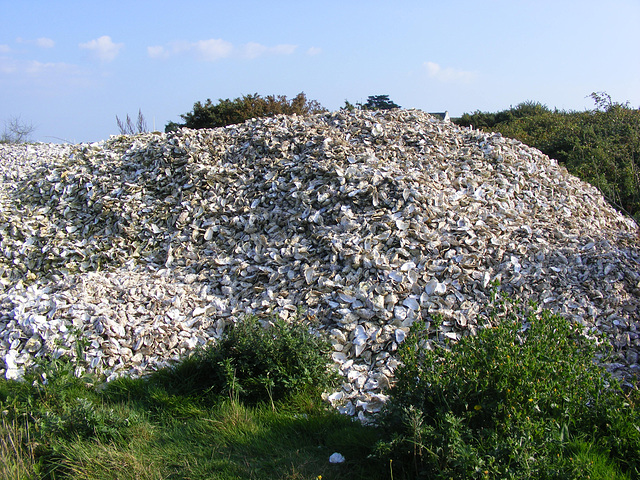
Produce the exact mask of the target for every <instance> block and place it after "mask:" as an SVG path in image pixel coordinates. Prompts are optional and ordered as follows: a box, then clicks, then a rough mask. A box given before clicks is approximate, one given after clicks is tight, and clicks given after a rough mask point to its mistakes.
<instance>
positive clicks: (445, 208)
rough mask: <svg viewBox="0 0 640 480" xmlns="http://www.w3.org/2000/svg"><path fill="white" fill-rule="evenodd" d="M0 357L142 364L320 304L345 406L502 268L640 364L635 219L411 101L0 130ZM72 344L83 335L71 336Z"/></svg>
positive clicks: (525, 289)
mask: <svg viewBox="0 0 640 480" xmlns="http://www.w3.org/2000/svg"><path fill="white" fill-rule="evenodd" d="M0 158H1V160H0V168H1V169H2V176H3V181H2V186H1V187H0V241H1V251H2V254H1V255H0V315H1V317H0V358H2V359H3V360H4V365H3V364H2V363H0V373H1V374H3V375H5V376H6V377H7V378H16V377H20V376H21V375H22V373H23V372H24V369H25V368H27V367H28V366H29V365H30V364H31V363H32V362H33V361H34V359H35V358H37V357H41V356H46V355H49V356H58V355H63V354H69V355H72V356H78V355H79V358H78V361H79V364H80V365H82V366H83V368H85V369H88V370H94V371H99V372H102V373H104V374H105V375H107V376H108V377H109V378H113V377H115V376H118V375H121V374H136V375H139V374H143V373H145V372H148V371H150V370H153V369H155V368H157V367H158V366H162V365H165V364H167V363H168V362H172V361H175V360H177V359H179V358H180V357H182V356H184V355H185V354H187V353H189V352H190V351H192V350H193V349H194V348H196V347H197V346H199V345H204V344H207V343H208V342H211V341H215V339H216V338H218V337H219V336H220V335H221V334H222V332H223V331H224V329H225V328H226V327H227V326H228V325H230V324H231V323H233V322H237V321H242V319H243V318H244V317H245V316H246V315H250V314H251V315H257V316H258V317H259V318H261V319H264V320H265V322H266V321H269V319H273V318H274V317H273V316H274V315H276V314H277V315H278V316H279V317H280V318H283V319H285V320H288V321H300V319H302V318H312V319H315V321H316V327H315V328H317V329H318V330H322V331H324V332H326V333H327V334H328V335H329V336H330V338H331V341H332V343H333V349H334V352H333V360H334V361H335V363H336V365H337V367H338V368H339V369H340V372H341V373H342V374H343V375H344V377H345V382H344V385H343V387H342V388H341V389H340V390H339V391H337V392H333V393H331V394H330V395H329V400H330V401H331V402H332V403H334V404H335V405H337V406H339V408H340V409H341V410H342V411H344V412H345V413H350V414H357V413H360V414H362V412H372V411H376V410H377V409H379V408H380V405H381V404H382V403H383V402H384V400H385V398H386V397H385V393H384V392H385V390H386V388H387V387H388V386H389V384H390V383H392V382H393V371H394V369H395V367H396V366H397V364H398V361H397V359H396V357H395V352H396V350H397V347H398V344H399V343H401V342H402V341H403V340H404V338H405V336H406V334H407V332H408V331H409V328H410V326H411V325H412V324H413V323H414V322H415V321H416V320H418V319H423V320H425V321H427V322H429V321H431V320H432V319H433V318H435V316H436V315H441V316H442V320H443V321H442V322H441V323H440V325H439V326H438V327H437V328H438V330H437V332H435V338H436V340H438V341H442V342H445V341H447V340H450V341H455V340H457V339H459V338H460V337H461V336H462V335H465V334H470V333H474V332H475V331H476V330H477V329H478V328H480V327H482V326H483V324H485V323H486V322H488V321H489V319H488V317H487V308H488V306H489V303H490V301H489V298H490V295H491V290H492V288H493V287H492V284H493V283H494V282H499V284H500V288H501V289H502V290H505V291H506V292H508V293H509V294H511V295H512V296H515V297H521V298H523V299H526V300H529V299H530V300H534V301H536V302H538V303H539V304H540V305H541V306H542V307H544V308H546V309H550V310H552V311H554V312H559V313H562V314H563V315H565V316H566V317H568V318H569V319H571V320H572V321H574V322H578V323H579V324H581V325H583V326H584V329H585V331H586V332H588V333H589V334H590V335H592V336H594V337H595V338H598V339H599V340H600V341H602V342H609V343H610V345H611V350H612V351H613V353H614V358H613V360H609V362H610V365H609V367H610V369H611V370H613V371H616V372H618V373H619V374H620V375H624V376H625V377H628V376H629V375H632V374H633V373H634V372H638V352H639V351H640V338H639V337H638V335H639V333H640V332H639V330H640V318H639V315H638V303H639V301H640V269H639V266H640V252H639V249H638V243H637V238H638V226H637V225H636V224H635V223H634V222H633V221H632V220H630V219H629V218H627V217H625V216H623V215H621V214H620V213H618V212H616V211H615V210H614V209H612V208H611V207H610V206H609V205H608V204H607V203H606V202H605V200H604V199H603V197H602V195H601V194H600V193H599V192H598V191H597V190H596V189H595V188H594V187H592V186H590V185H588V184H586V183H583V182H581V181H580V180H578V179H577V178H575V177H573V176H571V175H569V174H568V173H567V172H566V170H565V169H564V168H563V167H560V166H558V164H557V162H556V161H554V160H552V159H549V158H548V157H547V156H545V155H543V154H542V153H541V152H539V151H538V150H536V149H533V148H530V147H528V146H526V145H524V144H522V143H520V142H518V141H515V140H511V139H507V138H504V137H502V136H501V135H499V134H494V133H484V132H482V131H477V130H470V129H466V128H461V127H458V126H456V125H454V124H451V123H444V122H442V121H439V120H436V119H435V118H434V117H432V116H430V115H428V114H426V113H423V112H421V111H416V110H392V111H379V112H375V111H374V112H369V111H354V112H347V111H338V112H333V113H323V114H317V115H313V116H304V117H303V116H295V115H294V116H277V117H272V118H263V119H254V120H250V121H248V122H246V123H244V124H242V125H233V126H229V127H225V128H218V129H212V130H188V129H182V130H180V131H179V132H176V133H171V134H160V133H157V132H155V133H146V134H140V135H135V136H122V135H121V136H114V137H111V139H109V140H107V141H103V142H98V143H93V144H81V145H66V146H60V145H47V144H36V145H28V146H27V145H18V146H7V145H4V146H3V145H0ZM76 347H81V348H76Z"/></svg>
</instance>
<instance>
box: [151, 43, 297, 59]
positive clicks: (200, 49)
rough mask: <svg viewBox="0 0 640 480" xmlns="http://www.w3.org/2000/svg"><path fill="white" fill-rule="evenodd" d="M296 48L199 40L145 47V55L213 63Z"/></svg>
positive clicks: (290, 51) (281, 53) (287, 52)
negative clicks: (183, 56)
mask: <svg viewBox="0 0 640 480" xmlns="http://www.w3.org/2000/svg"><path fill="white" fill-rule="evenodd" d="M296 48H297V46H296V45H289V44H281V45H276V46H274V47H268V46H266V45H262V44H260V43H256V42H249V43H245V44H244V45H241V46H240V47H235V46H234V45H233V44H232V43H230V42H227V41H226V40H222V39H220V38H211V39H208V40H199V41H197V42H186V41H179V42H173V43H170V44H168V45H167V46H165V47H163V46H160V45H154V46H151V47H147V54H148V55H149V57H151V58H168V57H171V56H174V55H180V54H185V53H188V54H192V55H195V57H196V58H197V59H199V60H201V61H205V62H215V61H217V60H221V59H223V58H229V57H243V58H249V59H254V58H258V57H261V56H264V55H291V54H292V53H294V52H295V50H296Z"/></svg>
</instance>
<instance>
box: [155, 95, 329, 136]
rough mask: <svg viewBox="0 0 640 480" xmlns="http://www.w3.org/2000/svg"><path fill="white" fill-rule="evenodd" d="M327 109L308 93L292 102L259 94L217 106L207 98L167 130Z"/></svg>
mask: <svg viewBox="0 0 640 480" xmlns="http://www.w3.org/2000/svg"><path fill="white" fill-rule="evenodd" d="M324 110H325V109H324V108H323V107H322V106H321V105H320V104H319V103H318V102H317V101H315V100H307V97H306V95H305V94H304V92H301V93H299V94H298V95H296V96H295V97H294V98H293V99H292V100H290V101H289V100H287V97H286V96H284V95H278V96H275V95H268V96H267V97H265V98H263V97H261V96H260V95H258V94H257V93H254V94H253V95H245V96H243V97H239V98H236V99H234V100H229V99H228V98H227V99H226V100H222V99H219V100H218V103H217V104H214V103H213V102H212V101H211V99H207V101H206V103H204V104H202V103H201V102H196V103H195V104H194V105H193V110H192V111H191V112H187V113H185V114H183V115H180V117H182V119H183V120H184V121H185V123H184V124H178V123H175V122H169V123H168V124H167V125H166V127H165V131H166V132H170V131H173V130H177V129H178V128H180V127H187V128H196V129H197V128H215V127H224V126H226V125H232V124H236V123H242V122H244V121H246V120H249V119H251V118H259V117H272V116H274V115H278V114H285V115H292V114H294V113H295V114H297V115H305V114H308V113H317V112H322V111H324Z"/></svg>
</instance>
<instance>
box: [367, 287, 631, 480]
mask: <svg viewBox="0 0 640 480" xmlns="http://www.w3.org/2000/svg"><path fill="white" fill-rule="evenodd" d="M493 316H494V320H497V318H498V317H499V318H500V319H501V320H500V322H498V325H497V326H495V327H492V328H484V329H483V330H481V331H480V333H479V334H478V335H477V336H474V337H465V338H463V339H462V340H461V341H460V342H459V343H457V344H454V345H451V347H450V348H444V347H442V346H437V345H435V344H432V343H431V342H430V341H429V340H428V333H427V330H425V329H424V324H416V325H415V327H414V328H413V329H412V332H411V334H410V336H408V338H407V340H406V341H405V343H404V344H403V345H402V347H401V349H400V350H399V355H400V358H401V361H402V364H401V367H399V368H398V370H397V371H396V379H397V383H396V385H395V386H394V387H393V389H392V390H391V392H390V395H391V400H390V402H389V404H388V405H387V408H386V411H385V414H384V417H383V424H384V425H385V426H386V430H387V431H388V432H393V435H391V436H389V437H388V438H387V439H386V440H385V441H384V442H381V443H380V445H379V448H378V452H379V454H380V455H382V456H386V457H389V458H392V459H394V462H393V465H394V466H397V465H401V466H403V467H404V471H403V472H402V473H404V474H405V475H407V476H409V477H415V478H433V479H440V478H442V479H448V478H457V479H466V478H523V479H524V478H575V477H574V475H578V476H579V477H580V478H586V476H582V475H585V472H579V474H578V473H577V472H578V470H579V469H580V468H583V466H581V465H582V464H581V463H580V462H581V461H582V460H580V459H579V456H578V455H576V454H575V453H576V452H577V451H581V452H584V451H590V452H591V454H590V456H589V459H590V460H589V461H590V462H591V461H593V462H594V464H595V463H598V465H602V464H604V465H605V466H607V467H606V469H607V471H608V472H614V473H615V474H616V475H617V473H616V472H618V469H622V470H625V471H627V472H629V473H630V474H635V475H638V474H639V473H640V460H639V459H640V414H639V413H640V412H639V410H638V407H637V406H636V404H634V403H633V402H632V401H631V399H630V398H628V397H626V396H625V395H624V394H623V392H622V391H621V389H620V387H619V384H618V383H617V382H616V381H615V380H614V379H612V378H611V377H610V376H609V375H608V374H606V373H605V371H604V370H603V368H602V367H600V366H598V365H597V364H596V363H595V362H594V356H595V354H596V352H597V349H596V347H595V345H594V344H593V343H592V342H590V341H589V340H587V339H586V338H584V337H583V336H582V335H581V333H580V329H579V328H578V327H576V326H572V325H570V324H569V323H568V322H567V321H566V320H565V319H564V318H562V317H559V316H556V315H552V314H550V313H549V312H548V311H541V312H540V311H537V310H535V309H534V308H533V307H524V306H520V305H516V304H514V303H512V302H510V301H508V300H504V299H503V301H502V302H501V303H499V304H498V305H497V306H496V310H495V311H494V314H493ZM492 323H493V322H492ZM428 345H431V349H429V348H427V346H428ZM636 397H637V395H636ZM581 458H582V457H581ZM397 473H400V470H399V469H397ZM612 478H618V477H612ZM619 478H622V477H619Z"/></svg>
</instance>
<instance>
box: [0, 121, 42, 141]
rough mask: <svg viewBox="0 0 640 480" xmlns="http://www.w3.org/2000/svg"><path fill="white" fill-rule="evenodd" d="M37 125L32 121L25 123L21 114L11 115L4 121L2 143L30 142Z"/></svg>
mask: <svg viewBox="0 0 640 480" xmlns="http://www.w3.org/2000/svg"><path fill="white" fill-rule="evenodd" d="M34 130H35V127H34V126H33V124H32V123H25V122H23V121H22V119H21V118H20V116H13V117H10V118H9V120H7V121H6V122H5V123H4V132H3V133H2V136H0V143H24V142H28V141H29V139H30V137H31V134H32V133H33V132H34Z"/></svg>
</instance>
